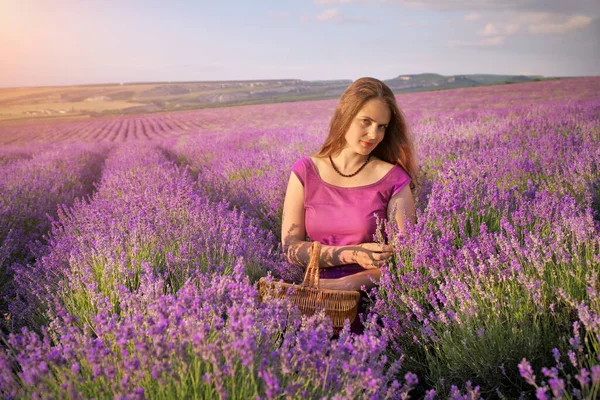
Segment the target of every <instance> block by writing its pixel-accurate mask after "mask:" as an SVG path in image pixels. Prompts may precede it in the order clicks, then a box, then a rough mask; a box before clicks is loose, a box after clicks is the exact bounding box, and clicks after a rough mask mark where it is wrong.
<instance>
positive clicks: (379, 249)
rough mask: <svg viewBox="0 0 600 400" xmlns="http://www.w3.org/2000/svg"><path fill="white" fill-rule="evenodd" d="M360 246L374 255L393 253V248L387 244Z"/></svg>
mask: <svg viewBox="0 0 600 400" xmlns="http://www.w3.org/2000/svg"><path fill="white" fill-rule="evenodd" d="M360 246H361V247H362V248H363V249H365V250H369V251H372V252H375V253H389V252H393V251H394V248H393V247H392V246H390V245H389V244H379V243H363V244H361V245H360Z"/></svg>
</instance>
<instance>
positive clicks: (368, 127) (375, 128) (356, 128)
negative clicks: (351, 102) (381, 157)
mask: <svg viewBox="0 0 600 400" xmlns="http://www.w3.org/2000/svg"><path fill="white" fill-rule="evenodd" d="M391 117H392V112H391V111H390V108H389V107H388V105H387V104H386V103H385V101H383V100H381V99H377V98H376V99H371V100H369V101H367V102H366V103H365V105H364V106H363V107H362V108H361V109H360V111H359V112H358V114H356V116H355V117H354V120H353V121H352V123H351V124H350V128H348V131H347V132H346V136H345V138H346V147H350V148H352V149H353V150H354V151H356V152H357V153H358V154H363V155H367V154H369V153H371V152H372V151H373V149H374V148H375V147H377V145H378V144H379V143H381V141H382V140H383V137H384V135H385V129H386V128H387V126H388V124H389V123H390V119H391Z"/></svg>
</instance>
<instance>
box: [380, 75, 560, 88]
mask: <svg viewBox="0 0 600 400" xmlns="http://www.w3.org/2000/svg"><path fill="white" fill-rule="evenodd" d="M543 79H548V78H544V77H542V76H525V75H489V74H473V75H450V76H444V75H439V74H416V75H400V76H398V77H396V78H393V79H388V80H385V81H384V82H385V83H386V84H387V85H388V86H389V87H390V88H391V89H392V90H393V91H394V92H404V91H418V90H432V89H454V88H460V87H473V86H484V85H499V84H506V83H523V82H532V81H539V80H543Z"/></svg>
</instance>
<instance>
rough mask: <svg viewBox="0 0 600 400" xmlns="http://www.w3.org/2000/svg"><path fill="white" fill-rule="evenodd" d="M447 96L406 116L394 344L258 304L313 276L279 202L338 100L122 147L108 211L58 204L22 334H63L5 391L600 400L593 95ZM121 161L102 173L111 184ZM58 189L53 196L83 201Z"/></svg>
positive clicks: (389, 326)
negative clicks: (403, 224) (526, 100)
mask: <svg viewBox="0 0 600 400" xmlns="http://www.w3.org/2000/svg"><path fill="white" fill-rule="evenodd" d="M594 85H596V86H598V82H597V81H593V80H592V81H590V82H586V88H589V87H590V86H591V87H593V86H594ZM553 88H554V89H553V90H554V91H557V90H558V89H560V86H556V85H555V86H553ZM544 90H545V92H544V93H547V92H548V89H547V88H546V89H544ZM448 93H449V95H448V96H446V97H444V96H443V95H444V93H439V94H437V96H438V97H436V96H434V95H431V94H428V95H423V103H425V102H426V101H427V102H428V103H429V104H430V105H431V104H432V102H436V104H441V103H442V101H443V100H444V99H446V100H448V101H447V102H445V103H444V104H445V107H446V108H450V109H453V110H447V111H444V112H441V111H440V112H437V114H434V115H435V118H432V115H431V114H425V113H424V112H423V110H420V111H419V112H418V113H417V112H416V111H414V110H416V109H417V108H418V107H416V105H418V103H417V104H416V105H414V104H413V106H412V107H413V111H411V107H410V106H409V107H408V109H409V117H410V116H411V115H412V116H413V118H412V120H413V121H418V122H416V123H414V126H413V128H414V131H415V134H416V139H417V142H418V147H419V153H420V155H421V160H420V164H421V167H422V171H423V176H422V185H421V189H420V191H419V193H418V208H419V210H420V215H419V219H418V224H417V226H416V227H415V228H414V230H412V231H411V232H409V234H408V236H407V237H406V238H405V239H404V240H403V241H399V242H397V243H395V245H396V250H397V254H396V262H395V264H394V266H390V267H389V269H388V271H387V272H388V274H386V275H385V279H384V280H383V281H382V285H381V286H380V289H379V292H378V293H377V295H378V296H377V302H376V304H375V306H374V310H376V311H377V312H378V313H379V316H380V323H381V324H383V326H384V327H383V329H382V327H381V326H380V325H378V324H377V323H376V319H375V316H373V317H372V319H371V323H370V325H369V329H368V330H367V333H366V334H365V335H363V336H360V337H353V336H351V335H347V334H342V336H341V338H340V340H338V341H333V342H331V341H329V340H328V335H329V333H330V327H329V326H328V324H327V322H326V321H324V319H323V317H322V316H317V317H315V318H313V319H311V320H310V321H307V322H306V324H305V325H298V320H297V319H296V318H294V315H293V312H292V315H288V312H289V304H285V303H272V304H257V302H256V290H255V288H254V287H253V285H252V282H253V281H254V280H255V279H256V278H257V277H258V276H261V275H264V274H265V272H266V270H271V271H273V273H274V274H275V275H276V276H282V277H285V278H286V279H294V278H296V277H297V275H298V273H299V271H297V270H294V269H291V268H289V266H288V265H287V264H285V263H283V262H282V261H281V260H280V256H278V250H277V242H278V240H277V237H276V236H277V234H278V229H277V228H278V226H279V224H280V217H279V215H280V209H281V203H282V199H283V193H284V190H285V185H286V182H287V178H288V176H289V167H290V166H291V164H292V163H293V162H294V161H295V160H296V159H297V158H298V157H300V156H302V155H305V154H308V153H310V152H312V151H314V150H315V149H316V148H317V146H318V145H319V143H320V142H321V141H322V140H323V132H324V131H325V127H326V122H327V121H326V115H327V113H325V112H323V109H321V106H322V105H323V102H319V103H306V105H304V109H300V110H301V112H298V113H296V114H294V115H293V116H295V118H296V120H294V119H293V118H291V117H293V116H290V114H289V113H288V114H287V115H285V117H286V118H287V119H286V121H285V122H283V121H281V126H282V127H280V128H276V127H275V126H276V125H277V119H276V118H275V117H273V115H276V114H274V113H273V111H276V110H277V108H276V107H275V106H268V107H269V111H268V112H264V115H257V118H256V119H253V120H252V121H253V122H252V123H251V124H250V123H249V127H248V128H246V129H243V127H238V128H237V131H236V132H234V133H228V134H226V135H223V134H218V133H215V134H207V133H205V134H202V135H196V136H191V135H190V136H185V137H180V138H179V140H177V141H172V142H161V143H160V147H161V148H157V147H144V148H141V149H135V151H134V150H132V148H131V147H129V146H121V147H113V148H112V151H111V153H110V155H109V156H108V158H107V159H106V161H105V163H104V165H103V166H102V167H103V174H102V178H101V179H100V180H99V181H98V183H97V190H96V192H95V193H94V194H93V196H92V197H91V198H89V199H87V200H76V201H75V204H74V205H73V206H72V207H60V208H59V213H58V214H59V222H58V223H57V224H55V226H54V228H53V230H52V233H51V235H50V241H49V243H48V244H47V246H46V247H44V246H43V245H44V242H43V241H42V242H41V247H42V249H41V250H39V251H37V253H35V254H33V253H32V256H33V257H36V262H35V263H30V264H29V265H27V263H26V262H22V263H21V264H17V265H14V266H13V270H14V275H15V283H16V284H15V285H14V287H15V290H16V291H17V292H18V295H19V296H18V297H17V298H14V297H13V298H12V301H11V303H10V304H11V306H12V307H13V313H12V314H11V315H12V316H13V318H17V317H21V318H22V321H27V323H28V324H29V326H30V327H31V328H33V329H36V327H39V326H40V325H42V324H44V325H47V326H49V328H48V329H46V330H45V331H44V332H45V333H44V335H42V337H40V336H38V335H36V334H33V333H31V332H29V331H25V332H24V333H22V334H19V335H13V336H12V337H11V339H10V341H9V342H10V344H9V349H10V351H9V352H8V353H5V355H4V356H3V357H2V360H3V361H2V365H3V367H2V368H4V370H3V372H6V374H4V373H3V374H2V376H3V378H2V379H4V380H2V379H0V391H2V393H3V394H6V395H7V396H16V397H27V396H31V395H34V394H54V395H55V396H56V397H61V393H65V391H69V393H70V395H71V396H72V397H85V398H89V397H98V398H99V397H103V398H104V397H115V396H123V397H131V398H135V397H138V398H142V397H173V396H176V397H185V398H187V397H211V396H214V395H217V394H221V395H223V394H225V393H227V394H229V396H230V397H234V398H247V397H253V396H254V395H259V396H261V397H267V398H271V397H277V396H281V395H290V396H299V395H303V396H310V397H315V396H333V395H338V396H339V397H357V396H358V397H365V396H367V397H368V396H374V397H378V398H384V397H392V398H393V397H397V396H400V395H402V394H403V393H406V392H407V391H408V390H409V389H410V388H411V387H412V386H414V385H415V384H416V378H415V376H414V375H412V374H407V375H406V377H405V378H406V383H405V384H404V386H402V385H400V384H399V383H398V381H399V380H400V379H398V377H400V376H404V374H405V373H406V371H413V372H416V373H417V374H418V376H419V379H420V381H421V384H420V386H419V387H418V388H417V392H416V393H415V395H416V396H422V395H425V392H426V391H427V395H429V396H433V394H434V392H437V393H438V394H439V395H441V396H447V395H451V396H454V397H457V396H459V395H460V393H459V391H458V390H457V389H456V386H458V387H460V388H462V389H463V390H466V391H467V392H469V394H470V395H471V396H476V395H477V393H480V392H481V393H484V397H488V396H489V395H490V393H491V392H493V391H497V392H498V393H499V394H504V395H506V396H508V397H510V396H512V395H515V394H518V393H519V392H521V391H526V390H529V387H528V386H527V385H526V384H525V382H532V383H534V384H535V385H537V386H538V393H539V396H540V397H542V398H543V396H544V395H545V394H546V395H550V394H551V393H552V391H554V393H555V394H559V391H561V390H563V392H564V393H565V394H566V395H572V393H573V390H575V391H576V392H575V393H578V392H577V391H579V392H580V393H581V395H582V396H584V397H588V398H593V396H595V393H596V392H595V391H597V390H598V378H599V377H598V374H599V373H600V370H599V369H598V367H597V364H599V363H600V362H598V360H597V359H595V358H596V357H597V356H598V353H599V346H598V343H599V340H598V334H599V332H598V316H597V315H598V312H599V311H600V309H599V308H600V306H599V301H598V298H597V293H598V290H599V287H598V282H597V278H596V277H595V275H594V274H593V272H594V271H597V270H598V264H599V260H598V252H599V249H598V246H599V244H598V238H597V236H598V226H597V222H596V220H594V216H595V214H594V213H595V212H597V209H598V198H597V196H598V187H597V185H598V179H599V177H598V170H599V168H598V167H599V159H600V157H599V154H598V148H599V146H598V144H599V142H600V137H599V133H598V129H599V128H598V127H599V126H600V123H599V120H598V119H599V105H598V102H597V100H596V101H594V100H591V101H590V100H589V97H590V96H589V93H588V96H587V98H585V96H584V99H583V101H581V100H580V99H579V101H576V102H571V104H570V105H569V106H565V105H563V104H564V103H565V102H566V95H565V94H561V95H560V96H562V98H563V100H562V101H557V100H556V98H554V99H553V98H552V96H547V97H549V99H548V98H547V99H546V102H545V104H543V103H540V104H541V105H540V106H538V107H535V108H523V107H522V106H516V107H515V106H514V105H509V104H507V103H508V102H507V101H506V100H504V102H503V101H502V100H503V99H502V98H496V101H495V104H503V105H504V107H498V108H497V109H496V110H493V111H490V109H489V108H488V109H486V110H485V111H478V110H474V109H473V107H472V105H469V102H468V101H467V100H465V99H464V98H459V99H458V100H452V99H451V96H450V94H452V93H456V92H448ZM473 93H475V94H477V93H478V92H473ZM479 93H481V92H479ZM578 93H587V92H586V91H585V90H581V91H579V92H578ZM596 93H597V92H596ZM538 95H539V93H538ZM528 96H530V97H531V92H529V93H528ZM560 96H559V99H560ZM480 97H481V96H480ZM513 97H514V96H513ZM411 99H412V97H411ZM573 100H578V99H573ZM399 101H400V104H401V106H403V103H402V97H400V98H399ZM452 101H454V103H452ZM317 105H318V106H319V107H317ZM266 107H267V106H265V108H266ZM283 109H284V108H282V110H283ZM287 109H288V110H289V108H287ZM327 112H329V110H327ZM290 121H291V122H290ZM261 124H262V125H264V127H263V128H262V129H258V128H257V127H256V126H257V125H261ZM250 125H251V126H250ZM218 130H220V131H223V130H224V129H223V128H222V127H221V128H219V129H218ZM225 131H227V130H225ZM106 151H108V148H107V150H106ZM106 151H105V152H104V153H102V154H101V155H100V156H99V158H96V159H95V160H96V161H95V162H93V163H91V164H89V165H92V164H93V165H96V166H97V167H98V169H97V170H99V168H100V164H99V162H98V160H101V159H103V158H104V157H106ZM25 153H26V152H23V154H22V155H16V156H14V152H12V153H11V154H13V156H12V159H9V157H5V159H6V160H7V161H5V163H6V166H5V167H6V168H8V167H10V166H13V167H14V166H16V165H18V164H19V163H21V164H23V165H25V164H26V163H29V162H31V160H28V156H27V154H25ZM70 153H73V154H74V152H72V151H71V150H65V151H63V153H62V154H63V155H62V158H67V157H66V155H67V154H70ZM57 154H61V153H60V152H58V153H57ZM19 158H20V159H19ZM58 158H60V157H58ZM15 159H17V160H15ZM32 160H33V159H32ZM172 160H175V161H176V162H177V164H179V165H177V164H174V163H173V162H172ZM100 163H101V161H100ZM69 170H71V171H77V168H69ZM15 176H16V175H15ZM52 177H53V178H54V179H55V183H54V185H55V187H59V186H60V185H57V183H56V182H68V179H67V178H64V179H61V178H60V177H61V175H60V174H52ZM93 179H98V175H96V178H92V180H93ZM30 180H31V179H30V178H29V177H25V178H20V179H17V178H15V179H13V180H11V181H12V182H14V183H13V184H12V185H13V186H15V185H16V186H18V185H17V184H16V182H20V181H22V182H23V183H22V184H23V185H26V184H27V183H28V182H29V181H30ZM62 185H63V186H64V183H63V184H62ZM594 185H596V186H594ZM40 187H41V186H40ZM46 191H47V193H53V192H55V191H57V190H56V189H52V188H51V187H50V186H48V188H47V190H46ZM57 192H61V190H60V189H59V190H58V191H57ZM62 192H64V190H63V191H62ZM62 192H61V193H62ZM88 192H89V189H88ZM85 193H86V192H85V191H84V192H81V193H75V192H72V193H70V194H67V195H66V197H62V198H58V199H55V200H50V201H49V204H50V205H49V206H48V209H49V213H50V214H52V213H55V214H54V215H57V214H56V208H55V209H54V210H52V208H53V206H52V204H51V203H52V202H54V207H56V205H57V204H59V203H66V204H70V203H72V202H73V201H74V199H75V198H77V197H79V196H81V195H82V194H85ZM21 196H22V195H21ZM16 197H19V196H16ZM30 197H31V198H32V199H38V198H42V197H44V196H43V195H42V194H41V193H38V194H37V195H35V194H34V195H32V196H30ZM223 200H225V202H223ZM38 201H40V200H38ZM34 208H35V207H34ZM13 214H14V212H13ZM12 218H13V219H14V220H15V221H19V218H23V217H22V216H16V217H15V216H14V215H13V217H12ZM30 219H31V220H36V221H45V219H44V218H41V217H40V216H39V215H38V216H35V217H31V218H30ZM44 229H47V227H46V228H44V227H41V231H42V232H43V230H44ZM37 232H40V230H37ZM27 243H28V242H27V240H24V242H23V243H22V245H23V246H26V245H27ZM23 246H21V247H22V248H24V247H23ZM398 267H399V268H398ZM242 271H244V272H245V274H243V273H242ZM248 276H249V277H250V279H248ZM17 300H18V301H17ZM572 323H575V325H572ZM569 339H570V340H569ZM555 348H556V350H553V349H555ZM560 354H565V355H566V356H567V357H568V359H561V356H560ZM523 358H526V359H527V360H529V361H531V362H532V363H533V366H534V368H533V369H534V370H535V371H536V372H537V373H538V375H539V374H540V373H541V374H543V375H544V377H541V376H540V378H538V379H537V380H536V379H535V378H534V377H533V376H532V374H533V373H535V372H532V370H531V369H530V368H529V364H527V362H522V360H523ZM554 358H557V359H556V361H554ZM400 361H402V364H403V368H400ZM551 363H552V364H556V366H555V367H554V369H553V368H548V369H545V370H544V372H543V373H542V372H540V371H541V367H542V366H545V367H550V364H551ZM518 365H519V368H520V370H519V368H518V367H517V366H518ZM11 370H12V371H13V372H14V373H9V372H10V371H11ZM519 371H521V375H523V376H524V377H525V380H524V379H522V378H521V377H520V376H519ZM569 374H571V377H570V378H569V377H568V375H569ZM4 377H5V378H4ZM467 381H472V384H471V383H469V384H467ZM477 385H478V386H479V388H475V389H474V388H473V387H474V386H477ZM561 385H562V386H561Z"/></svg>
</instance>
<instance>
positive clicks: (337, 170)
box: [329, 154, 371, 178]
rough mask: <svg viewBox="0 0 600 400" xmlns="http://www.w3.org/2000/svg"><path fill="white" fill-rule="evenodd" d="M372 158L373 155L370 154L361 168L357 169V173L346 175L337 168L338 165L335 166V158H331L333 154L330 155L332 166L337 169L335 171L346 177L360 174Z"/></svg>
mask: <svg viewBox="0 0 600 400" xmlns="http://www.w3.org/2000/svg"><path fill="white" fill-rule="evenodd" d="M370 160H371V155H370V154H369V155H368V157H367V159H366V160H365V162H364V164H363V165H361V166H360V168H359V169H357V170H356V172H355V173H353V174H350V175H346V174H342V173H341V172H340V170H339V169H337V167H336V166H335V164H334V163H333V159H332V158H331V154H330V155H329V161H330V162H331V166H332V167H333V169H334V170H335V172H337V173H338V174H339V175H341V176H343V177H344V178H352V177H353V176H354V175H356V174H358V173H359V172H360V171H362V169H363V168H364V167H366V166H367V164H368V163H369V161H370Z"/></svg>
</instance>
